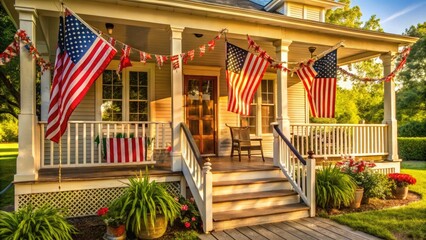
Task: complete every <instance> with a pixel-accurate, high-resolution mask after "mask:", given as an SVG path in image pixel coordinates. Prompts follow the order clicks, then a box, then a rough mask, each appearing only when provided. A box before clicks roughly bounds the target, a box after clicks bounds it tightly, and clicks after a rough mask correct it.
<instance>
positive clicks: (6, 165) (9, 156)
mask: <svg viewBox="0 0 426 240" xmlns="http://www.w3.org/2000/svg"><path fill="white" fill-rule="evenodd" d="M17 155H18V144H17V143H2V144H0V191H1V190H3V189H4V188H5V187H6V186H7V185H8V184H9V183H10V182H11V181H12V180H13V175H15V173H16V157H17ZM13 195H14V192H13V188H11V189H9V190H7V191H6V192H5V193H3V194H2V195H0V208H2V207H4V206H7V205H12V204H13Z"/></svg>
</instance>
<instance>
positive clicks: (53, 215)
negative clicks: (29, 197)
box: [0, 205, 77, 240]
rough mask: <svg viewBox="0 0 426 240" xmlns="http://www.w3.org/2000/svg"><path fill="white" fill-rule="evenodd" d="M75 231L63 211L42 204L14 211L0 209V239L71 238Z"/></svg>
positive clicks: (36, 239) (39, 239)
mask: <svg viewBox="0 0 426 240" xmlns="http://www.w3.org/2000/svg"><path fill="white" fill-rule="evenodd" d="M76 232H77V231H76V229H75V228H74V226H72V225H71V224H70V223H68V221H67V220H66V219H65V217H64V215H63V211H62V210H61V209H58V208H52V207H50V206H48V205H44V206H42V207H40V208H34V207H33V206H31V205H28V206H26V207H23V208H21V209H19V210H18V211H16V212H5V211H0V239H3V240H12V239H13V240H15V239H34V240H44V239H57V240H68V239H70V240H71V239H72V237H71V235H72V234H75V233H76Z"/></svg>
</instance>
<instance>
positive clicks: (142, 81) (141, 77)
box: [139, 72, 148, 86]
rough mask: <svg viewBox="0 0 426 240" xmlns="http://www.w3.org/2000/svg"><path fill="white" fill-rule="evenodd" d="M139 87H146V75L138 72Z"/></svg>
mask: <svg viewBox="0 0 426 240" xmlns="http://www.w3.org/2000/svg"><path fill="white" fill-rule="evenodd" d="M139 85H141V86H148V73H147V72H139Z"/></svg>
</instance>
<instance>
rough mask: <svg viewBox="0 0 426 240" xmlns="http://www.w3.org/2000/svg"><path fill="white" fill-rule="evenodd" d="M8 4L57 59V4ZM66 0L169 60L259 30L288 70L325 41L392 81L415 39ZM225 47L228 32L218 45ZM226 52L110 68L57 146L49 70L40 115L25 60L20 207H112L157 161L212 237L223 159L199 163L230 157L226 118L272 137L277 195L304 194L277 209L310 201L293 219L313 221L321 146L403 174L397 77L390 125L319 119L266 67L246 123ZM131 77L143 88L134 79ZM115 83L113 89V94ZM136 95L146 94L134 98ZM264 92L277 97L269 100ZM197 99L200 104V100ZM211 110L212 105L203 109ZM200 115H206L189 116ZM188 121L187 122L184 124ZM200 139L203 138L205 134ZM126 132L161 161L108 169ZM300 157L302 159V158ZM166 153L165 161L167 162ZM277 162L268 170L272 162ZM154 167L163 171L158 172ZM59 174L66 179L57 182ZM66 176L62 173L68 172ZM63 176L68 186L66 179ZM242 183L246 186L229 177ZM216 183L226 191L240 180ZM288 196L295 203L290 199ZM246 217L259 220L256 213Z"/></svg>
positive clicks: (283, 19) (168, 4) (161, 5)
mask: <svg viewBox="0 0 426 240" xmlns="http://www.w3.org/2000/svg"><path fill="white" fill-rule="evenodd" d="M301 2H304V1H301ZM319 2H326V3H327V4H325V3H324V4H325V5H327V6H328V5H330V4H331V3H330V1H319ZM2 3H4V5H5V6H6V8H7V9H8V10H9V11H10V14H11V15H12V16H13V17H14V19H15V21H16V23H17V26H19V28H21V29H24V30H25V31H26V32H27V34H28V36H29V37H30V38H31V39H32V41H33V42H35V43H36V44H37V47H38V49H39V50H40V53H41V54H42V55H43V56H45V58H46V59H50V60H51V62H54V55H55V47H56V41H57V39H56V35H57V29H58V20H57V16H58V5H57V4H55V2H54V1H43V0H16V1H12V0H10V1H9V0H3V1H2ZM68 4H69V6H68V7H70V8H71V9H72V10H73V11H74V12H75V13H77V14H79V15H80V16H81V17H82V18H83V19H84V20H85V21H87V22H88V23H89V24H90V25H91V26H93V27H95V28H98V29H104V25H105V23H111V22H112V23H114V25H115V33H114V35H113V36H114V38H116V39H118V40H120V41H122V42H124V43H126V44H129V45H131V46H132V47H134V48H135V49H141V50H144V51H149V52H152V53H156V54H162V55H177V54H180V53H182V52H186V51H187V50H190V49H193V48H197V47H198V46H199V45H200V44H205V43H207V41H208V40H210V39H213V38H214V37H215V36H217V32H218V31H220V30H221V29H223V28H224V27H227V28H228V30H229V32H228V34H227V40H229V41H230V42H233V43H235V44H237V45H239V46H246V45H247V41H246V34H250V36H251V37H252V38H253V39H254V40H256V41H257V42H258V43H259V44H261V45H262V47H263V48H264V49H265V50H266V51H267V52H268V53H269V54H270V55H272V56H273V57H274V58H275V59H276V60H277V61H280V62H284V63H283V65H285V66H288V67H289V68H291V67H293V66H294V65H293V66H289V63H295V62H296V63H298V62H300V61H303V60H306V59H308V58H309V52H308V51H307V49H308V47H310V46H316V47H317V52H318V53H320V52H322V51H325V50H327V49H329V48H330V47H331V46H333V45H335V44H336V43H338V42H341V41H344V42H345V47H344V48H341V49H339V51H338V64H339V65H345V64H349V63H352V62H357V61H361V60H364V59H369V58H372V57H377V56H380V57H381V59H382V61H383V66H384V75H387V74H389V73H390V72H391V71H392V69H393V64H392V63H393V55H394V54H395V53H396V52H397V51H398V48H399V47H400V46H404V45H408V44H410V43H413V42H414V41H415V40H416V39H414V38H410V37H407V36H399V35H393V34H386V33H378V32H370V31H362V30H356V29H348V28H344V27H339V26H331V25H329V24H326V23H324V22H321V21H317V22H315V21H306V20H303V19H298V18H294V17H289V16H283V15H281V14H277V13H275V12H274V13H270V12H265V11H259V10H255V9H242V8H239V7H237V6H227V5H220V4H212V3H208V2H202V1H183V0H182V1H181V0H179V1H148V0H141V1H107V0H105V1H101V0H98V1H87V0H85V1H83V0H75V1H69V3H68ZM337 5H338V4H337ZM324 11H325V9H322V10H321V11H318V16H323V14H324ZM321 14H322V15H321ZM197 36H202V37H201V38H199V37H197ZM222 40H223V37H222V39H221V40H220V41H222ZM224 45H225V44H223V42H219V41H218V44H217V45H216V47H215V50H214V51H212V52H206V54H205V56H204V57H203V58H199V59H197V61H195V60H194V61H193V62H189V63H188V64H187V65H184V64H183V63H182V61H180V62H179V63H180V66H182V67H181V68H178V69H172V66H171V65H170V64H169V63H167V64H165V65H164V66H162V67H161V69H160V68H158V67H156V66H155V64H154V63H153V62H151V63H147V64H143V63H139V59H138V56H137V54H136V55H135V54H134V55H133V56H131V59H132V61H133V63H134V66H133V67H132V68H126V69H125V70H124V71H123V73H122V75H121V78H115V77H113V76H114V73H115V70H116V69H117V65H118V61H114V62H112V63H111V64H110V66H109V67H108V68H107V69H106V70H105V71H104V74H103V75H102V76H101V77H100V79H98V80H97V81H96V83H95V84H94V85H93V86H92V88H91V89H90V91H89V92H88V94H87V95H86V97H85V99H84V100H83V102H82V103H81V104H80V106H79V107H78V108H77V109H76V111H75V112H74V114H73V115H72V117H71V121H70V122H69V126H68V130H67V133H66V134H65V135H64V136H63V138H62V141H61V145H60V147H59V146H58V145H55V144H52V143H50V142H46V140H45V139H44V129H45V125H46V123H45V121H46V120H47V109H48V105H49V89H50V83H51V74H50V72H45V74H43V75H42V77H41V92H40V94H41V99H42V103H41V109H42V111H41V112H42V113H41V116H37V114H36V94H37V93H36V90H35V89H36V81H35V79H36V65H35V61H34V59H32V58H31V57H28V56H26V55H22V56H21V58H20V61H21V62H20V67H21V72H20V74H21V75H20V76H21V102H22V105H21V114H20V116H19V155H18V159H17V174H16V175H15V190H16V191H15V203H16V204H15V206H16V207H19V206H20V205H22V204H25V203H27V202H28V201H30V200H33V199H42V200H46V199H49V198H52V199H64V198H66V199H78V198H80V197H81V196H89V197H85V200H86V202H90V201H91V200H92V199H91V198H90V196H96V202H97V204H100V203H106V199H112V198H113V197H114V196H117V195H118V194H119V192H120V190H119V189H120V188H121V189H122V188H123V187H124V185H123V182H122V181H126V177H128V175H129V173H130V172H134V171H135V170H136V171H137V170H139V169H144V168H145V165H144V164H146V163H148V164H150V165H152V164H154V161H155V162H156V163H155V164H164V165H163V169H161V170H160V169H156V168H154V170H153V171H152V175H153V179H156V180H159V181H163V182H170V184H171V186H172V189H175V190H177V191H178V192H179V193H180V194H184V193H185V191H186V186H188V187H189V189H190V191H191V193H192V194H193V195H194V197H195V199H196V202H197V205H198V207H199V208H200V211H201V214H202V216H203V220H204V222H205V224H204V226H205V231H210V230H212V229H213V227H214V225H213V219H214V215H215V213H217V212H215V209H214V208H213V204H214V202H213V198H214V197H213V195H214V191H215V189H214V188H215V185H214V182H215V179H216V180H217V179H220V178H219V177H215V175H214V174H215V172H214V171H215V165H216V164H220V160H219V161H217V162H215V159H214V158H211V161H210V162H204V161H203V158H202V156H205V155H209V156H219V157H222V156H227V155H229V151H230V136H229V130H228V128H227V127H226V126H225V124H226V123H228V124H232V125H241V124H243V123H246V124H248V125H249V126H250V127H252V130H253V131H252V134H253V135H256V136H258V137H262V138H263V139H264V148H265V149H264V150H265V152H266V156H268V157H270V158H271V159H273V160H272V165H273V166H274V169H268V170H271V171H274V172H276V173H275V174H277V176H276V177H277V178H280V179H281V180H274V181H278V182H279V181H285V184H282V185H280V186H279V188H280V189H274V190H279V191H292V192H294V193H295V194H293V193H291V194H289V195H292V198H290V200H288V199H286V200H282V199H281V200H277V199H275V200H272V202H271V204H272V205H274V204H275V203H276V202H274V201H282V202H281V203H284V202H285V203H286V204H287V203H288V204H297V203H299V202H303V204H304V205H305V206H302V207H301V208H302V209H301V212H299V213H300V214H299V215H297V214H296V215H290V216H287V217H288V218H289V219H291V218H292V217H294V218H296V217H302V216H307V215H309V216H312V215H314V214H315V212H314V209H315V205H314V203H313V199H314V197H313V195H312V193H313V183H314V180H315V179H314V174H313V173H314V170H315V166H316V164H315V161H313V160H312V161H306V157H307V151H308V150H313V151H314V152H315V154H316V155H317V156H316V158H317V159H318V160H322V159H323V158H325V157H326V158H336V157H339V156H340V155H341V154H346V155H355V156H358V157H372V156H373V157H375V158H377V160H379V159H380V160H383V159H385V160H387V161H388V162H390V164H391V165H392V169H393V170H390V171H398V169H399V168H398V166H399V163H398V160H399V158H398V150H397V134H396V133H397V132H396V130H397V122H396V112H395V111H396V109H395V84H394V82H393V81H390V82H385V83H384V92H385V96H384V102H385V105H384V118H383V119H384V120H383V122H382V124H372V125H369V124H350V125H349V124H344V125H341V124H334V125H331V124H330V125H321V124H310V123H309V112H308V107H307V101H306V96H305V92H304V90H303V86H302V84H301V82H300V80H299V79H298V78H297V76H291V75H289V74H287V72H285V71H276V70H274V69H269V70H268V72H267V73H266V74H265V77H264V78H265V79H263V82H262V85H261V87H260V88H261V90H259V93H258V94H257V96H256V100H255V104H254V105H253V108H254V111H253V112H254V114H253V115H252V116H250V117H248V118H244V117H241V116H239V115H237V114H234V113H230V112H227V111H226V104H227V100H228V96H227V86H226V77H225V75H226V74H225V63H224V62H225V47H224ZM120 47H121V46H120ZM22 52H25V50H23V51H22ZM117 59H118V56H117ZM134 76H136V80H135V81H136V82H137V84H131V81H133V80H134V79H133V77H134ZM191 83H193V85H191ZM188 86H189V87H191V86H194V88H192V89H191V88H189V87H188ZM197 86H198V88H199V89H203V88H206V89H209V90H211V91H212V92H210V91H199V92H198V93H199V95H195V96H196V97H198V99H195V98H194V99H191V97H190V96H189V95H190V94H189V92H191V90H193V89H195V88H196V87H197ZM108 87H111V89H113V90H111V91H109V92H108V91H107V90H105V89H107V88H108ZM115 87H116V88H115ZM134 89H137V92H138V94H139V93H141V94H140V95H141V96H142V95H143V96H144V97H142V98H140V99H139V98H138V99H133V98H132V97H133V95H132V90H134ZM207 92H208V93H209V94H207ZM263 95H265V96H268V97H266V98H265V100H264V99H263V98H262V97H263ZM138 96H139V95H138ZM266 99H267V100H266ZM108 101H110V102H112V103H114V102H116V103H117V104H118V103H119V104H118V105H117V106H119V108H118V110H117V111H115V112H112V114H111V115H108V116H107V117H105V116H104V115H103V112H102V110H101V107H102V105H103V104H104V103H105V102H108ZM132 101H133V102H137V104H138V105H137V107H134V108H133V107H132ZM197 101H199V103H197V105H195V103H196V102H197ZM203 101H205V102H203ZM203 103H206V105H205V106H206V108H205V109H204V105H203ZM191 107H194V108H193V109H191ZM197 107H198V108H197ZM197 109H198V110H200V109H201V110H200V111H197ZM192 110H194V111H192ZM204 110H206V111H204ZM193 112H195V113H197V114H192V113H193ZM273 122H277V123H278V126H279V129H280V130H281V131H282V135H283V136H285V137H287V138H288V139H290V142H291V145H293V146H295V148H296V149H295V150H296V151H294V152H293V151H290V150H289V147H288V145H286V144H285V143H284V140H283V139H282V138H281V136H280V135H278V134H277V132H276V131H274V130H273V129H272V127H271V126H270V124H271V123H273ZM184 125H188V127H187V129H185V126H184ZM206 126H208V127H206ZM203 127H206V128H203ZM199 132H201V133H205V134H198V133H199ZM118 134H120V135H121V136H123V135H124V134H125V135H126V136H128V137H130V136H131V135H133V136H134V137H139V138H144V137H145V136H148V137H149V138H151V137H155V139H154V143H153V144H152V146H153V147H152V148H153V149H151V153H152V154H148V152H146V154H145V156H146V158H145V159H143V160H144V161H143V162H142V163H129V164H123V163H107V162H106V160H105V156H104V155H103V153H102V150H103V140H102V139H104V138H113V137H116V136H117V135H118ZM96 139H98V141H96ZM168 145H170V146H171V152H170V153H168V152H166V151H165V149H167V147H168ZM200 151H201V152H200ZM295 152H297V153H300V154H301V155H302V156H297V154H296V153H295ZM201 154H203V155H201ZM151 156H152V157H151ZM150 157H151V158H150ZM156 157H158V159H156ZM302 157H304V158H302ZM160 158H162V159H160ZM166 158H167V159H168V162H167V161H166V162H165V160H164V159H166ZM300 159H304V160H305V162H303V161H302V160H300ZM155 164H154V165H155ZM249 164H250V163H249ZM268 164H271V160H269V161H268ZM232 166H233V169H234V170H235V168H238V167H242V165H241V164H240V165H238V164H236V165H232ZM268 167H269V166H268ZM60 168H61V171H59V169H60ZM385 168H386V167H385ZM56 170H57V171H56ZM157 170H158V171H159V172H155V171H157ZM212 171H213V173H212ZM95 172H96V173H97V174H94V173H95ZM55 173H57V174H58V177H55ZM62 173H64V175H63V178H62V176H61V177H59V174H62ZM102 173H105V174H102ZM156 173H158V174H156ZM224 175H225V176H226V175H228V176H232V174H231V173H230V172H228V173H226V174H223V175H222V176H224ZM244 175H245V174H244ZM263 175H267V174H263ZM47 176H51V177H52V178H49V177H47ZM90 176H97V177H96V178H90ZM254 176H255V177H250V176H248V178H244V179H243V181H245V182H250V181H251V180H252V181H254V182H262V184H269V182H266V180H265V179H263V180H261V179H262V178H264V176H262V175H261V176H256V175H254ZM244 177H247V176H244ZM283 179H284V180H283ZM59 180H60V181H62V180H63V181H62V182H60V183H59V182H58V181H59ZM235 180H242V179H234V180H231V179H229V181H235ZM217 184H219V185H220V184H222V185H227V186H226V187H228V186H232V184H233V183H229V182H228V183H226V184H225V183H217ZM248 184H251V183H248ZM272 185H274V184H272ZM59 186H60V188H59ZM283 186H285V187H284V189H283ZM99 189H102V190H105V191H106V192H107V193H106V195H108V196H109V197H105V195H104V193H101V192H102V191H101V190H99ZM117 189H118V190H117ZM224 192H226V190H223V192H222V191H219V193H218V192H216V194H217V195H219V196H221V193H224ZM92 193H93V194H94V195H91V194H92ZM281 193H282V192H281ZM287 193H288V192H287ZM67 194H69V195H67ZM251 194H257V193H251ZM284 195H285V197H287V195H288V194H284ZM52 196H53V197H52ZM234 197H237V196H234ZM280 197H282V196H280ZM81 198H83V197H81ZM99 199H101V200H102V199H104V200H102V201H101V200H99ZM234 200H235V199H234ZM239 200H241V199H239ZM40 201H41V200H40ZM73 204H75V203H73ZM246 204H247V203H246ZM286 204H282V205H286ZM243 205H244V204H243ZM263 207H266V206H263ZM222 210H223V209H222ZM228 210H229V211H237V210H238V209H228ZM90 211H91V212H92V213H93V209H91V210H87V211H86V212H84V213H79V214H82V215H84V214H88V213H90ZM246 212H248V211H246ZM286 213H287V212H286V210H285V211H284V212H280V213H278V214H283V215H279V216H278V218H282V217H284V215H285V214H286ZM216 216H217V215H216ZM272 218H273V219H276V218H274V217H272ZM222 220H223V219H222ZM246 220H247V221H248V222H250V221H251V220H250V218H249V217H248V219H246ZM235 222H236V221H233V222H232V220H231V221H230V222H228V223H224V224H222V225H217V226H216V228H217V229H220V228H226V227H229V226H234V225H233V224H235Z"/></svg>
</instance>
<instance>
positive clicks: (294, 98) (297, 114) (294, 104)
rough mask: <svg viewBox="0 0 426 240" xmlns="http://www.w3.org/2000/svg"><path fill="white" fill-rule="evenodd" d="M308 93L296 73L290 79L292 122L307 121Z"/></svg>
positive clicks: (290, 115)
mask: <svg viewBox="0 0 426 240" xmlns="http://www.w3.org/2000/svg"><path fill="white" fill-rule="evenodd" d="M306 104H307V102H306V95H305V89H304V88H303V84H302V82H301V81H300V80H299V78H298V77H297V76H296V74H295V75H293V77H290V76H289V80H288V115H289V118H290V122H291V123H306V119H307V117H306V116H307V114H308V113H307V108H306Z"/></svg>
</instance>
